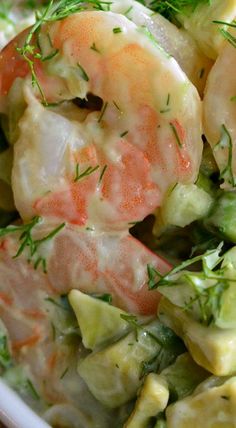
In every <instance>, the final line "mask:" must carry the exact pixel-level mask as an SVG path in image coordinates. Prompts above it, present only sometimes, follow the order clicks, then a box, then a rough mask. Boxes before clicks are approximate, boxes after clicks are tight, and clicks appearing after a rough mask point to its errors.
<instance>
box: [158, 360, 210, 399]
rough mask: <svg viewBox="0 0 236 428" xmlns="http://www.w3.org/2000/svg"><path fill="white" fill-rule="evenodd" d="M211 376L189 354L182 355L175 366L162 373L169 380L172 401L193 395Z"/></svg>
mask: <svg viewBox="0 0 236 428" xmlns="http://www.w3.org/2000/svg"><path fill="white" fill-rule="evenodd" d="M209 375H210V374H209V372H207V371H206V370H204V369H203V368H202V367H200V366H199V365H198V364H196V363H195V361H194V360H193V359H192V357H191V355H190V354H189V353H188V352H186V353H184V354H182V355H180V356H179V357H178V358H177V359H176V361H175V362H174V364H172V365H171V366H169V367H167V368H166V369H164V370H163V371H162V372H161V376H163V377H164V378H165V379H166V380H167V383H168V387H169V390H170V397H171V401H177V400H180V399H182V398H184V397H186V396H187V395H190V394H192V392H193V391H194V390H195V388H196V387H197V386H198V385H199V384H200V383H201V382H202V381H203V380H205V379H206V378H207V377H209Z"/></svg>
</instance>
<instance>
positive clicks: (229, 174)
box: [213, 125, 236, 187]
mask: <svg viewBox="0 0 236 428" xmlns="http://www.w3.org/2000/svg"><path fill="white" fill-rule="evenodd" d="M224 149H226V150H228V159H227V164H226V166H225V168H224V169H223V170H221V171H220V178H221V179H223V180H225V181H226V182H228V183H229V184H231V186H232V187H235V186H236V180H235V177H234V174H233V164H232V163H233V142H232V137H231V135H230V133H229V131H228V129H227V128H226V126H225V125H222V126H221V136H220V140H219V141H218V143H217V144H216V145H215V146H214V148H213V151H214V152H215V151H218V150H224Z"/></svg>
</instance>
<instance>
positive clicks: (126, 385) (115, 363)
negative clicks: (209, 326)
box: [78, 320, 184, 408]
mask: <svg viewBox="0 0 236 428" xmlns="http://www.w3.org/2000/svg"><path fill="white" fill-rule="evenodd" d="M183 351H184V348H183V345H182V342H181V341H180V340H179V339H178V337H177V336H176V335H175V334H174V333H173V332H172V331H171V330H170V329H169V328H168V327H165V326H163V325H162V324H161V323H160V322H159V321H158V320H155V321H152V322H151V323H149V324H147V325H146V326H142V327H139V328H138V331H137V334H136V332H135V331H134V332H131V333H129V334H128V335H127V336H126V337H125V338H122V339H120V340H119V341H118V342H116V343H114V344H112V345H110V346H108V347H107V348H105V349H103V350H101V351H98V352H94V353H92V354H90V355H88V356H87V357H86V358H85V359H84V360H83V361H82V362H81V363H79V366H78V372H79V374H80V376H81V377H82V378H83V380H84V381H85V382H86V383H87V386H88V388H89V389H90V391H91V392H92V394H93V395H94V396H95V397H96V398H97V400H98V401H100V402H101V403H103V404H104V405H106V406H108V407H111V408H115V407H119V406H120V405H122V404H124V403H126V402H128V401H130V400H131V399H132V398H134V397H135V395H136V393H137V390H138V388H139V387H140V386H141V384H142V375H144V374H145V372H148V371H150V370H151V371H153V370H155V371H161V370H163V369H164V368H165V367H166V366H167V365H168V364H171V363H172V362H173V361H174V360H175V358H176V357H177V355H179V354H180V353H182V352H183ZM144 369H145V370H144Z"/></svg>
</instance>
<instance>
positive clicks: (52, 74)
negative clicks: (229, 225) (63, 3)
mask: <svg viewBox="0 0 236 428" xmlns="http://www.w3.org/2000/svg"><path fill="white" fill-rule="evenodd" d="M48 37H49V38H50V40H51V44H52V47H51V49H52V50H53V51H54V52H58V53H57V54H56V55H54V57H53V58H51V59H50V60H48V61H44V62H42V61H38V62H37V64H36V65H35V70H36V72H37V75H38V79H39V81H40V85H41V87H42V90H43V91H44V94H45V96H46V98H47V100H48V101H49V102H53V103H56V102H60V101H62V100H73V99H75V98H82V99H83V98H86V96H87V94H89V93H92V94H93V95H95V96H97V97H99V98H100V99H101V100H102V102H103V107H102V110H101V111H93V112H91V111H87V114H86V115H85V116H86V117H85V118H84V119H83V120H82V121H81V122H80V123H79V122H78V121H73V120H68V119H67V118H65V117H64V118H62V115H61V114H60V106H59V107H58V109H57V111H54V112H52V111H50V108H48V107H43V106H42V105H41V104H40V102H39V101H38V100H36V99H35V97H34V95H33V94H32V93H31V92H32V91H31V89H29V86H30V84H29V79H28V76H29V71H28V69H27V67H26V65H25V62H24V61H23V59H22V58H21V57H20V56H19V54H17V53H16V52H15V46H16V45H17V44H18V43H22V41H23V40H24V38H25V34H23V35H21V36H19V37H18V38H17V39H15V40H14V42H13V43H12V44H10V45H9V46H8V47H7V48H6V49H5V50H4V51H3V52H2V55H1V57H0V70H1V74H0V82H1V95H2V96H1V102H2V103H3V101H4V99H6V98H7V94H8V92H9V90H10V89H11V87H12V85H13V84H14V82H15V81H16V78H17V77H21V78H22V79H24V81H23V86H24V91H23V92H24V96H25V101H26V103H27V109H26V111H25V113H24V115H23V117H22V119H21V121H20V124H19V126H20V137H19V139H18V141H17V143H16V145H15V160H14V168H13V191H14V196H15V202H16V207H17V208H18V210H19V212H20V214H21V216H22V217H23V219H29V218H32V217H33V216H34V215H41V216H44V217H47V218H55V217H56V218H57V219H63V220H65V221H68V222H70V223H73V224H77V225H84V226H85V225H86V226H89V227H90V226H91V225H96V227H100V228H101V229H103V230H111V229H113V230H114V229H116V230H120V229H127V228H128V226H127V224H128V223H129V222H133V221H139V220H141V219H143V218H144V217H145V216H146V215H147V214H149V213H151V212H153V211H154V209H155V208H156V207H157V206H160V205H161V203H162V199H163V196H164V195H165V192H166V191H167V189H168V188H169V187H170V186H172V185H174V184H175V183H176V182H184V183H189V182H193V181H195V179H196V177H197V174H198V168H199V163H200V159H201V152H202V142H201V104H200V100H199V96H198V94H197V91H196V89H195V88H194V86H193V85H192V84H191V83H190V82H189V80H188V79H187V77H186V75H185V74H184V73H183V72H182V70H181V69H180V67H179V66H178V64H177V63H176V61H175V60H174V59H173V58H171V57H169V56H168V55H167V54H166V53H165V52H164V51H163V50H162V49H161V48H160V47H159V46H158V45H157V44H156V43H155V42H153V40H150V38H149V37H148V36H147V34H146V33H145V32H144V30H140V28H138V27H137V26H136V25H135V24H133V23H132V22H130V21H129V20H128V19H127V18H126V17H124V16H121V15H118V14H114V13H112V12H101V11H97V12H94V11H84V12H81V13H77V14H74V15H72V16H70V17H68V18H66V19H64V20H62V21H59V22H56V23H51V24H47V25H46V26H42V28H41V30H40V32H39V34H38V38H39V41H40V46H41V49H42V52H43V49H44V43H45V38H47V39H48ZM47 47H48V45H47ZM55 49H56V50H58V51H55ZM13 52H14V55H13ZM13 86H14V85H13ZM35 93H36V91H35ZM37 96H38V98H39V97H40V94H37ZM86 171H87V174H86ZM88 172H89V173H88ZM81 175H82V177H81ZM94 207H96V208H94Z"/></svg>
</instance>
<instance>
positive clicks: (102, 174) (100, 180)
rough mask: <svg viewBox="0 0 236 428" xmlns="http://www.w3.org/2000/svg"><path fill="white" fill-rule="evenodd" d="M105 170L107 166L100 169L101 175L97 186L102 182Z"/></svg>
mask: <svg viewBox="0 0 236 428" xmlns="http://www.w3.org/2000/svg"><path fill="white" fill-rule="evenodd" d="M107 168H108V166H107V165H104V167H103V168H102V172H101V174H100V176H99V180H98V184H100V183H101V182H102V179H103V176H104V174H105V172H106V170H107Z"/></svg>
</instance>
